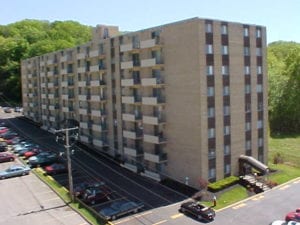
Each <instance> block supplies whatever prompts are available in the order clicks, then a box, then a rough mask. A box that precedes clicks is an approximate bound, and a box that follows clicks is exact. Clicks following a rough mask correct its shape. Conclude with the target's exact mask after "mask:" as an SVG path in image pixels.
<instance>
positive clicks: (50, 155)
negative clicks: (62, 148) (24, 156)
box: [28, 152, 58, 167]
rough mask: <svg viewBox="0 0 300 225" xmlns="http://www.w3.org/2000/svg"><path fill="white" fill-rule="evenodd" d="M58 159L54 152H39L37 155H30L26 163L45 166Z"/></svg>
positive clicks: (33, 165)
mask: <svg viewBox="0 0 300 225" xmlns="http://www.w3.org/2000/svg"><path fill="white" fill-rule="evenodd" d="M57 161H58V155H57V154H56V153H54V152H41V153H40V154H38V155H35V156H31V157H30V158H29V159H28V164H29V165H30V166H32V167H36V166H46V165H50V164H52V163H55V162H57Z"/></svg>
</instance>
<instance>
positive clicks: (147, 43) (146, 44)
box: [141, 39, 156, 48]
mask: <svg viewBox="0 0 300 225" xmlns="http://www.w3.org/2000/svg"><path fill="white" fill-rule="evenodd" d="M155 45H156V39H149V40H145V41H141V48H152V47H154V46H155Z"/></svg>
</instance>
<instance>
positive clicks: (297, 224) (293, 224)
mask: <svg viewBox="0 0 300 225" xmlns="http://www.w3.org/2000/svg"><path fill="white" fill-rule="evenodd" d="M287 225H300V223H299V222H295V221H289V222H288V223H287Z"/></svg>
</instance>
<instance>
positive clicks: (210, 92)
mask: <svg viewBox="0 0 300 225" xmlns="http://www.w3.org/2000/svg"><path fill="white" fill-rule="evenodd" d="M214 95H215V88H214V87H207V96H208V97H211V96H214Z"/></svg>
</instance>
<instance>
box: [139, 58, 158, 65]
mask: <svg viewBox="0 0 300 225" xmlns="http://www.w3.org/2000/svg"><path fill="white" fill-rule="evenodd" d="M155 65H156V59H155V58H152V59H143V60H142V61H141V67H151V66H155Z"/></svg>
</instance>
